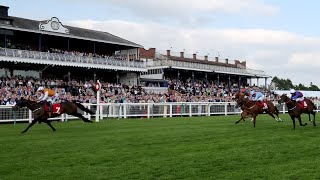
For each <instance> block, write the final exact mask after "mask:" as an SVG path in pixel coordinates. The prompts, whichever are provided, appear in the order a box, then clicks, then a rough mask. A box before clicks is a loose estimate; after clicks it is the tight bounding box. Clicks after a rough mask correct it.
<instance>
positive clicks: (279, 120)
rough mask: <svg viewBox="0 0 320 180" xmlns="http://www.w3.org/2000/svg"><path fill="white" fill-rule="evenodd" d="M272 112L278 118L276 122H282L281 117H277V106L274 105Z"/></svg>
mask: <svg viewBox="0 0 320 180" xmlns="http://www.w3.org/2000/svg"><path fill="white" fill-rule="evenodd" d="M273 114H274V115H276V116H277V118H278V120H277V121H278V122H282V119H281V118H280V117H279V110H278V108H277V107H274V112H273Z"/></svg>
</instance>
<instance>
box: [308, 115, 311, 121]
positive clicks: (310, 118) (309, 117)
mask: <svg viewBox="0 0 320 180" xmlns="http://www.w3.org/2000/svg"><path fill="white" fill-rule="evenodd" d="M308 115H309V122H311V118H310V113H308Z"/></svg>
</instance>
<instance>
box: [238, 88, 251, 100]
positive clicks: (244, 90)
mask: <svg viewBox="0 0 320 180" xmlns="http://www.w3.org/2000/svg"><path fill="white" fill-rule="evenodd" d="M241 92H242V93H243V94H244V95H246V96H247V97H248V98H249V99H252V96H253V94H254V90H250V89H242V91H241Z"/></svg>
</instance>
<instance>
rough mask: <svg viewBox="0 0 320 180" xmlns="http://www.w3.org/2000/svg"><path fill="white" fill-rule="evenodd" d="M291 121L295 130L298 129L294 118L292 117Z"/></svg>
mask: <svg viewBox="0 0 320 180" xmlns="http://www.w3.org/2000/svg"><path fill="white" fill-rule="evenodd" d="M290 117H291V120H292V124H293V130H295V129H296V120H295V119H294V116H292V115H290Z"/></svg>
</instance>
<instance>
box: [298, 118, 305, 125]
mask: <svg viewBox="0 0 320 180" xmlns="http://www.w3.org/2000/svg"><path fill="white" fill-rule="evenodd" d="M298 120H299V123H300V126H305V125H307V123H304V124H302V121H301V116H298Z"/></svg>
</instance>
